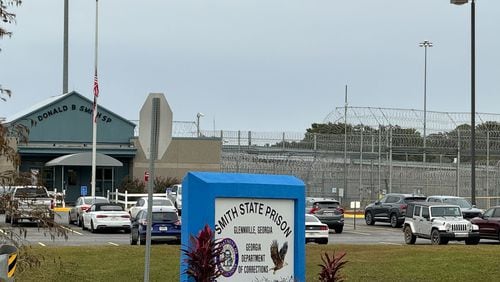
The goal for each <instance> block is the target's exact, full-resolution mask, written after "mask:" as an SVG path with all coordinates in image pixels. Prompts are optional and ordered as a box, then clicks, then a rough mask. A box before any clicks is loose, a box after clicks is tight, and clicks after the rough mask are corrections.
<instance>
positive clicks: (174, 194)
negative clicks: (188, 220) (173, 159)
mask: <svg viewBox="0 0 500 282" xmlns="http://www.w3.org/2000/svg"><path fill="white" fill-rule="evenodd" d="M167 196H168V198H169V199H170V201H172V203H174V206H175V208H176V209H177V211H178V213H179V215H180V214H181V211H182V184H174V185H172V187H169V188H167Z"/></svg>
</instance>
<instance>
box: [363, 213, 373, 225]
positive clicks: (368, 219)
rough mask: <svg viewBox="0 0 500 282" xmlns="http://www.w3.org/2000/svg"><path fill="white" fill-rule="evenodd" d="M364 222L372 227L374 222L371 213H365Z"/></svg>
mask: <svg viewBox="0 0 500 282" xmlns="http://www.w3.org/2000/svg"><path fill="white" fill-rule="evenodd" d="M365 222H366V224H367V225H374V224H375V220H374V219H373V215H372V212H367V213H365Z"/></svg>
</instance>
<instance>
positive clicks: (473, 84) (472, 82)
mask: <svg viewBox="0 0 500 282" xmlns="http://www.w3.org/2000/svg"><path fill="white" fill-rule="evenodd" d="M450 3H451V4H455V5H462V4H465V3H469V0H450ZM470 22H471V27H470V37H471V38H470V45H471V48H470V49H471V64H470V68H471V71H470V75H471V78H470V96H471V103H470V107H471V110H470V141H471V146H470V165H471V173H470V177H471V179H470V192H471V202H472V204H473V205H475V204H476V2H475V0H471V3H470Z"/></svg>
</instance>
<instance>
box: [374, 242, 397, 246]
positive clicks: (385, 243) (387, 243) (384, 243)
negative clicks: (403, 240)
mask: <svg viewBox="0 0 500 282" xmlns="http://www.w3.org/2000/svg"><path fill="white" fill-rule="evenodd" d="M378 243H379V244H382V245H394V246H402V245H403V244H398V243H391V242H378Z"/></svg>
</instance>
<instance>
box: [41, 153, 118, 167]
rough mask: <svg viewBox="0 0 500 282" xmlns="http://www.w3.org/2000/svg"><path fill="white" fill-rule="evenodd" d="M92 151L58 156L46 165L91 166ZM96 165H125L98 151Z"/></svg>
mask: <svg viewBox="0 0 500 282" xmlns="http://www.w3.org/2000/svg"><path fill="white" fill-rule="evenodd" d="M91 165H92V152H84V153H77V154H71V155H64V156H60V157H57V158H55V159H53V160H51V161H49V162H47V163H46V164H45V166H91ZM96 166H123V164H122V162H120V161H119V160H117V159H115V158H113V157H110V156H108V155H105V154H101V153H96Z"/></svg>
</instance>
